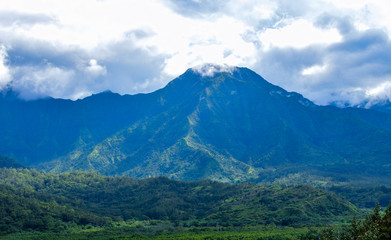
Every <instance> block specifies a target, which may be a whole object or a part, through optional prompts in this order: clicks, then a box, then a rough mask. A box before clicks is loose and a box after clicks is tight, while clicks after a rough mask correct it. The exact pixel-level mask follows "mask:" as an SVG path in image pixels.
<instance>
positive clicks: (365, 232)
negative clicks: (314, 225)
mask: <svg viewBox="0 0 391 240" xmlns="http://www.w3.org/2000/svg"><path fill="white" fill-rule="evenodd" d="M320 239H323V240H351V239H353V240H359V239H360V240H361V239H362V240H366V239H368V240H389V239H391V203H390V205H389V206H388V207H387V208H386V210H385V212H384V214H382V213H381V211H380V207H379V205H376V207H375V208H374V210H373V212H372V213H371V214H368V216H367V217H366V218H365V219H364V220H362V221H360V220H357V219H356V218H353V220H352V222H351V224H350V226H348V227H347V228H344V229H338V228H329V229H325V230H323V231H322V232H321V233H320Z"/></svg>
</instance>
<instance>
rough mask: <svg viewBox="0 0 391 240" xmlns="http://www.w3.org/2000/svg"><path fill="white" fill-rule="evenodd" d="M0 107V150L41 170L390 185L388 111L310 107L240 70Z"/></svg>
mask: <svg viewBox="0 0 391 240" xmlns="http://www.w3.org/2000/svg"><path fill="white" fill-rule="evenodd" d="M0 109H2V110H1V113H0V126H1V128H0V153H2V154H4V155H7V156H11V157H13V158H15V159H16V160H18V161H19V162H21V163H23V164H25V165H28V166H34V167H37V168H41V169H44V170H47V171H51V172H66V171H73V170H94V171H97V172H99V173H103V174H107V175H111V174H119V175H127V176H132V177H138V178H140V177H149V176H159V175H165V176H168V177H170V178H174V179H180V180H198V179H205V178H209V179H214V180H219V181H227V182H236V181H246V180H252V181H258V182H265V183H266V182H269V183H273V182H276V181H283V182H284V181H285V182H290V183H292V181H296V180H297V176H301V177H300V178H299V181H302V180H303V178H307V179H313V178H315V179H316V180H319V179H320V180H322V181H323V180H324V181H337V182H351V181H355V182H356V183H362V182H366V181H375V182H381V183H383V184H384V183H385V184H389V185H390V184H391V179H390V177H389V176H391V175H390V173H391V164H390V156H391V149H390V148H389V146H390V145H391V115H389V114H385V113H381V112H378V111H373V110H366V109H354V108H346V109H340V108H336V107H332V106H317V105H315V104H313V103H312V102H311V101H309V100H308V99H305V98H304V97H303V96H301V95H300V94H298V93H294V92H287V91H285V90H284V89H282V88H280V87H278V86H275V85H272V84H270V83H268V82H267V81H266V80H265V79H263V78H262V77H261V76H259V75H257V74H256V73H255V72H253V71H251V70H249V69H247V68H240V67H232V68H229V69H219V68H218V67H216V66H214V65H205V66H203V67H202V68H193V69H189V70H187V71H186V72H185V73H184V74H183V75H181V76H179V77H178V78H176V79H174V80H173V81H171V82H170V83H169V84H168V85H167V86H166V87H164V88H162V89H160V90H158V91H155V92H153V93H150V94H138V95H124V96H120V95H118V94H115V93H111V92H105V93H101V94H97V95H93V96H91V97H88V98H85V99H83V100H78V101H70V100H60V99H51V98H48V99H41V100H36V101H29V102H26V101H22V100H18V99H7V98H3V99H1V100H0ZM368 179H369V180H368Z"/></svg>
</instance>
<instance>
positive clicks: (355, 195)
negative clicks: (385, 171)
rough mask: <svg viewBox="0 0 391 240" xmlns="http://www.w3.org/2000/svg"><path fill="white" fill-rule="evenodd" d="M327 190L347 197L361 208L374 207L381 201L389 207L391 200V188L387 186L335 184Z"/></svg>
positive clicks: (384, 205) (382, 204) (383, 205)
mask: <svg viewBox="0 0 391 240" xmlns="http://www.w3.org/2000/svg"><path fill="white" fill-rule="evenodd" d="M327 190H329V191H331V192H334V193H335V194H337V195H338V196H341V197H343V198H345V199H347V200H348V201H349V202H351V203H353V204H354V205H356V206H357V207H359V208H368V209H370V208H372V207H373V206H374V205H376V204H377V203H379V205H380V207H387V206H388V204H389V202H390V201H391V188H390V187H386V186H360V187H357V186H333V187H330V188H327Z"/></svg>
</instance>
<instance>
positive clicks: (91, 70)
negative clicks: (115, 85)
mask: <svg viewBox="0 0 391 240" xmlns="http://www.w3.org/2000/svg"><path fill="white" fill-rule="evenodd" d="M85 71H86V72H87V73H88V74H89V75H91V76H93V77H98V76H101V75H105V74H106V73H107V70H106V67H105V66H101V65H99V64H98V61H97V60H95V59H91V60H90V61H89V62H88V66H87V67H86V68H85Z"/></svg>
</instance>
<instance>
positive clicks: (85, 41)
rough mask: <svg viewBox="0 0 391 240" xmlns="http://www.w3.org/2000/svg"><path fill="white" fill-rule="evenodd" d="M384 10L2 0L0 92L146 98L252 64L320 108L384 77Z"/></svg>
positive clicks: (390, 19) (170, 0) (309, 0)
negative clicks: (185, 80) (200, 68)
mask: <svg viewBox="0 0 391 240" xmlns="http://www.w3.org/2000/svg"><path fill="white" fill-rule="evenodd" d="M389 12H391V4H389V0H371V1H369V0H354V1H353V0H352V1H349V0H346V1H340V0H297V1H286V0H275V1H274V0H241V1H239V0H228V1H225V0H216V1H205V0H197V1H182V0H145V1H137V0H110V1H96V0H84V1H79V0H68V1H46V0H35V1H28V0H12V1H7V0H6V1H0V14H2V16H1V17H0V45H6V46H10V47H11V48H10V49H12V51H8V52H7V51H5V50H4V49H3V50H2V52H1V55H0V87H1V86H2V85H3V86H4V85H5V84H10V83H11V82H10V81H11V80H12V86H14V87H15V88H18V87H19V89H23V91H25V93H24V94H25V95H26V96H30V97H32V96H38V95H39V96H41V95H42V96H43V95H45V94H47V95H50V96H54V97H64V98H77V97H83V96H86V95H87V94H89V93H95V92H98V91H102V90H107V89H110V90H113V91H116V92H120V93H131V94H133V93H137V92H139V91H142V92H151V91H153V90H156V89H157V88H160V87H162V86H164V85H165V83H167V81H169V80H171V79H172V78H173V77H176V76H177V75H179V74H181V73H183V72H184V71H185V70H186V69H187V68H189V67H193V66H196V65H199V64H202V63H205V62H211V63H216V64H222V65H224V64H227V65H232V66H237V65H239V66H247V67H250V68H253V69H254V70H255V71H256V72H258V73H260V74H262V75H264V74H265V75H264V76H265V77H266V78H267V80H269V81H271V82H272V83H274V84H278V85H281V86H282V87H285V88H287V89H288V90H294V91H299V92H301V93H304V95H305V96H309V97H313V98H314V99H311V100H316V101H317V102H318V103H323V104H324V103H327V102H329V100H332V99H337V97H335V96H337V95H338V94H339V95H340V99H342V98H345V99H349V96H353V95H352V94H345V95H344V94H343V93H344V92H349V91H350V92H361V93H362V92H364V93H365V91H366V90H365V89H372V88H376V87H377V86H380V85H381V84H382V83H384V82H386V81H387V80H385V79H386V78H385V76H386V75H388V74H390V72H389V68H388V67H387V64H386V63H387V62H389V60H388V59H387V55H388V56H389V54H388V53H389V51H390V50H389V48H388V46H390V43H387V42H386V40H385V38H388V39H390V36H391V14H389ZM322 16H323V17H325V16H326V18H327V17H328V18H327V19H326V21H325V22H322V23H320V22H321V21H320V20H319V19H321V18H322ZM343 28H345V29H347V30H348V31H344V30H343ZM368 29H370V30H376V31H382V33H383V35H382V34H379V33H377V32H376V31H373V32H375V33H374V34H372V35H370V34H367V32H365V31H366V30H368ZM384 36H386V37H384ZM365 38H366V39H365ZM363 39H364V40H363ZM366 41H367V42H369V44H366ZM379 46H380V47H381V48H382V51H376V49H377V48H379ZM338 48H339V49H338ZM374 49H375V50H374ZM382 52H384V56H383V55H382ZM7 54H8V57H7ZM380 55H382V56H380ZM379 56H380V57H379ZM8 59H9V61H7V60H8ZM376 59H381V60H376ZM364 61H365V62H366V63H364ZM372 61H375V63H373V64H372V66H369V65H371V64H368V63H371V62H372ZM376 61H377V62H376ZM47 62H50V65H47V64H46V63H47ZM11 73H12V74H11ZM43 74H48V76H50V78H49V77H44V75H43ZM61 76H62V77H61ZM50 79H51V80H50ZM53 79H54V80H53ZM27 86H28V87H27ZM355 89H364V90H360V91H355ZM29 91H31V92H32V93H31V94H30V95H29V94H28V92H29ZM356 95H357V96H358V94H356ZM330 96H331V97H330ZM360 96H362V94H361V95H360ZM364 96H366V95H365V94H364ZM352 99H353V97H352ZM357 99H358V98H357Z"/></svg>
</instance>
